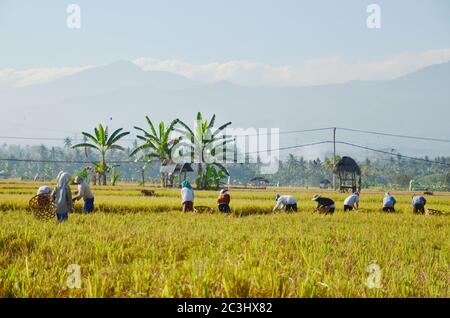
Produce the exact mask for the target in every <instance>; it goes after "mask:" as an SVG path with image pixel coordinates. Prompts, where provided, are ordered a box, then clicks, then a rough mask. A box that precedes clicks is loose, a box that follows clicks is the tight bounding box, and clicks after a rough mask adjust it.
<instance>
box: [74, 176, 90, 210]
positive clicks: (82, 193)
mask: <svg viewBox="0 0 450 318" xmlns="http://www.w3.org/2000/svg"><path fill="white" fill-rule="evenodd" d="M74 182H75V184H78V195H77V196H76V197H75V198H73V202H75V201H78V200H81V199H83V200H84V206H83V212H84V213H91V212H92V211H94V193H93V192H92V190H91V188H90V187H89V185H88V184H87V183H86V181H84V179H83V178H82V177H80V176H77V177H76V178H75V180H74Z"/></svg>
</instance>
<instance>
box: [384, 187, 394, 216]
mask: <svg viewBox="0 0 450 318" xmlns="http://www.w3.org/2000/svg"><path fill="white" fill-rule="evenodd" d="M395 203H397V200H395V198H394V197H393V196H392V195H391V194H390V193H389V192H386V193H385V194H384V199H383V212H395Z"/></svg>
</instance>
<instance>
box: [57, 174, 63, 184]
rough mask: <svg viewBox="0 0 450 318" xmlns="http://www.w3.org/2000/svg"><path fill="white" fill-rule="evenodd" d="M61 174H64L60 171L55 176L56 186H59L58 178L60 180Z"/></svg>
mask: <svg viewBox="0 0 450 318" xmlns="http://www.w3.org/2000/svg"><path fill="white" fill-rule="evenodd" d="M63 173H64V171H60V172H59V173H58V175H57V176H56V185H58V184H59V178H61V176H62V174H63Z"/></svg>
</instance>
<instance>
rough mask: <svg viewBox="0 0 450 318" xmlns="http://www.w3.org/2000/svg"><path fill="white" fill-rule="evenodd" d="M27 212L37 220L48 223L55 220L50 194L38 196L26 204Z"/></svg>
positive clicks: (53, 204)
mask: <svg viewBox="0 0 450 318" xmlns="http://www.w3.org/2000/svg"><path fill="white" fill-rule="evenodd" d="M28 207H29V211H30V212H31V213H32V214H33V215H34V216H35V217H36V218H37V219H39V220H43V221H49V220H52V219H54V218H55V215H56V214H55V211H56V206H55V203H54V202H53V200H52V198H51V196H50V194H38V195H35V196H34V197H32V198H31V200H30V202H29V203H28Z"/></svg>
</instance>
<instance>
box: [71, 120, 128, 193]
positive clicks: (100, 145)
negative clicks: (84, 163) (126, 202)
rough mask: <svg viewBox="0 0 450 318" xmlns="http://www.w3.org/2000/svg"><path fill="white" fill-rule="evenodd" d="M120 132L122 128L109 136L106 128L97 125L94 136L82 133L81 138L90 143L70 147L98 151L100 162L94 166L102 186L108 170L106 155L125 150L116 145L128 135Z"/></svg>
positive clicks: (104, 183)
mask: <svg viewBox="0 0 450 318" xmlns="http://www.w3.org/2000/svg"><path fill="white" fill-rule="evenodd" d="M122 130H123V128H120V129H117V130H115V131H114V132H113V133H112V134H111V136H109V133H108V127H106V128H103V125H102V124H99V125H98V128H95V129H94V131H95V136H93V135H91V134H89V133H87V132H82V134H83V136H85V137H87V138H88V139H90V141H91V143H88V142H83V143H81V144H77V145H75V146H72V148H93V149H95V150H98V152H99V153H100V155H101V159H102V160H101V161H100V162H99V164H97V165H96V169H97V172H99V173H100V175H101V177H102V178H103V185H106V173H107V171H108V170H110V169H108V165H107V163H106V154H107V153H108V151H110V150H125V149H124V148H123V147H122V146H119V145H117V142H118V141H119V140H120V139H122V138H123V137H125V136H126V135H129V134H130V133H129V132H122Z"/></svg>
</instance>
